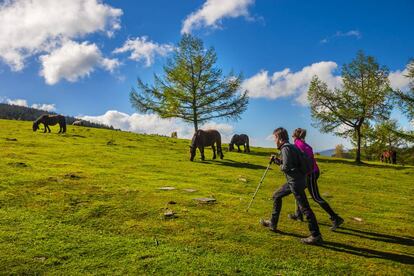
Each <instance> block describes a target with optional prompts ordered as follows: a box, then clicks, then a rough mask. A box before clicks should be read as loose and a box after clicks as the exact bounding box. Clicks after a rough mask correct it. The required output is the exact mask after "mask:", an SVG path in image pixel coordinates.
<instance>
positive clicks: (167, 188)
mask: <svg viewBox="0 0 414 276" xmlns="http://www.w3.org/2000/svg"><path fill="white" fill-rule="evenodd" d="M158 190H162V191H172V190H175V187H160V188H158Z"/></svg>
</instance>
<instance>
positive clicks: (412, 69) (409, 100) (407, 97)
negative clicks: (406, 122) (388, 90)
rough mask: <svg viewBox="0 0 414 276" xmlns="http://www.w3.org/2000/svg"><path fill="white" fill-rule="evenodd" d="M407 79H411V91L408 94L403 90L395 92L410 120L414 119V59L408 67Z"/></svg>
mask: <svg viewBox="0 0 414 276" xmlns="http://www.w3.org/2000/svg"><path fill="white" fill-rule="evenodd" d="M407 69H408V73H407V75H406V77H407V78H409V79H410V85H409V86H410V89H409V90H408V91H406V92H404V91H401V90H396V91H394V93H395V96H396V98H397V100H398V103H399V105H400V107H401V109H402V111H403V112H404V113H405V114H406V115H407V117H408V119H410V120H413V119H414V59H412V60H411V61H410V62H409V63H408V65H407Z"/></svg>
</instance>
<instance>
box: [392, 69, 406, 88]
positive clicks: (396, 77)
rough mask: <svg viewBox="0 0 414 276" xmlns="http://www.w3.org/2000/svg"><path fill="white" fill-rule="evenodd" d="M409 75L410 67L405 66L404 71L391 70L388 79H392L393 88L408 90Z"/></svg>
mask: <svg viewBox="0 0 414 276" xmlns="http://www.w3.org/2000/svg"><path fill="white" fill-rule="evenodd" d="M407 75H408V68H405V69H404V70H403V71H400V70H397V71H394V72H390V74H389V75H388V79H389V80H390V84H391V87H392V88H393V89H400V90H403V91H404V90H408V88H409V84H410V79H409V78H407V77H406V76H407Z"/></svg>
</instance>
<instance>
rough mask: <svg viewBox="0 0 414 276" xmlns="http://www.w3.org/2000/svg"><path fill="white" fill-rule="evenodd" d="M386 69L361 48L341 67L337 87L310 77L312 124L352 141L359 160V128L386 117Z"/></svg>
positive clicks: (389, 106)
mask: <svg viewBox="0 0 414 276" xmlns="http://www.w3.org/2000/svg"><path fill="white" fill-rule="evenodd" d="M388 74H389V71H388V69H387V68H385V67H381V66H380V65H379V64H378V63H377V62H376V60H375V58H374V57H371V56H365V55H364V53H363V52H362V51H360V52H358V54H357V56H356V58H355V59H354V60H353V61H352V62H351V63H349V64H345V65H344V66H343V68H342V81H343V85H342V87H341V88H334V89H329V88H328V85H327V84H326V83H325V82H323V81H321V80H320V79H319V78H318V77H317V76H314V78H313V79H312V82H311V84H310V86H309V91H308V99H309V102H310V107H311V114H312V118H313V120H314V126H316V127H318V128H319V129H320V130H321V131H322V132H333V133H334V134H336V135H339V136H342V137H347V138H351V139H352V138H353V137H355V140H356V145H357V148H356V155H355V161H356V162H358V163H360V162H361V134H362V132H361V130H362V126H363V125H364V123H369V121H371V120H378V119H387V118H388V117H389V114H390V112H391V105H390V104H389V99H390V97H389V96H390V93H391V88H390V84H389V80H388Z"/></svg>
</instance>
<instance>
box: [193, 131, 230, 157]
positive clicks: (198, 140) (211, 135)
mask: <svg viewBox="0 0 414 276" xmlns="http://www.w3.org/2000/svg"><path fill="white" fill-rule="evenodd" d="M214 144H216V146H217V154H218V155H219V156H220V159H223V157H224V155H223V151H222V149H221V135H220V132H218V131H217V130H214V129H209V130H201V129H199V130H197V131H196V133H194V135H193V139H192V141H191V146H190V160H191V161H193V160H194V157H195V155H196V150H197V148H198V149H199V150H200V154H201V160H203V161H204V159H205V157H204V147H209V146H211V148H212V149H213V159H216V148H215V146H214Z"/></svg>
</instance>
